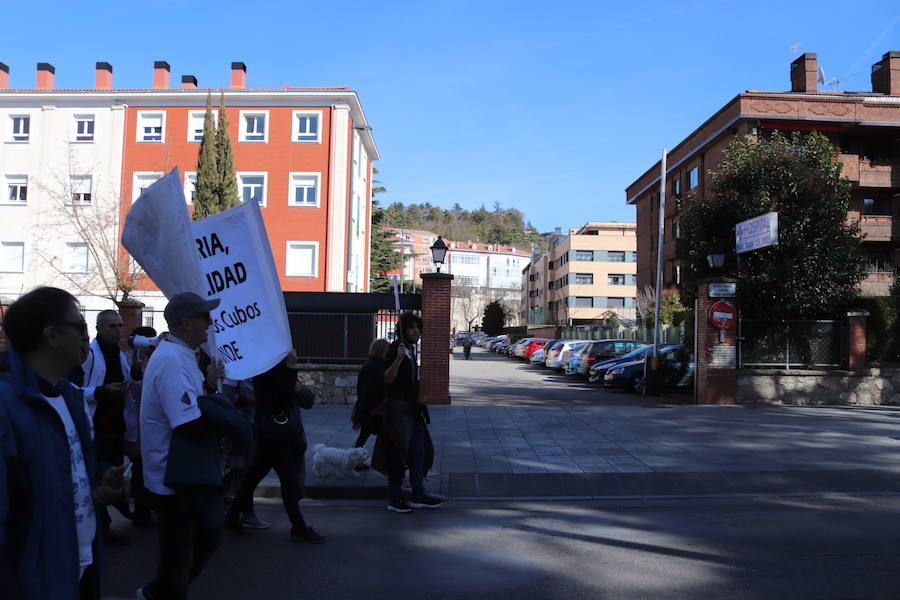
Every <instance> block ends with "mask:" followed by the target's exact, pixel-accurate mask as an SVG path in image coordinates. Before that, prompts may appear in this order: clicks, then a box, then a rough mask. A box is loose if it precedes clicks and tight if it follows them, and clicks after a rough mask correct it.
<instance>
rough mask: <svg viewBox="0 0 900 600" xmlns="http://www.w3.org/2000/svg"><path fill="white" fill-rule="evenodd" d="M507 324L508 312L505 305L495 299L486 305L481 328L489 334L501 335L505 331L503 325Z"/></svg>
mask: <svg viewBox="0 0 900 600" xmlns="http://www.w3.org/2000/svg"><path fill="white" fill-rule="evenodd" d="M505 325H506V312H505V311H504V310H503V306H502V305H501V304H500V303H499V302H497V301H496V300H494V301H493V302H491V303H490V304H488V305H487V306H485V307H484V314H483V315H482V317H481V328H482V329H484V332H485V333H486V334H488V335H500V334H501V333H503V327H504V326H505Z"/></svg>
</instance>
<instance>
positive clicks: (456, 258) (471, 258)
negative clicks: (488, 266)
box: [450, 252, 481, 265]
mask: <svg viewBox="0 0 900 600" xmlns="http://www.w3.org/2000/svg"><path fill="white" fill-rule="evenodd" d="M450 262H451V263H453V264H457V265H477V264H480V263H481V257H480V256H478V255H477V254H465V253H460V254H457V253H455V252H454V253H453V254H451V255H450Z"/></svg>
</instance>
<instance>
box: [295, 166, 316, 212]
mask: <svg viewBox="0 0 900 600" xmlns="http://www.w3.org/2000/svg"><path fill="white" fill-rule="evenodd" d="M320 180H321V175H320V174H319V173H291V180H290V196H288V206H319V187H320V185H319V182H320Z"/></svg>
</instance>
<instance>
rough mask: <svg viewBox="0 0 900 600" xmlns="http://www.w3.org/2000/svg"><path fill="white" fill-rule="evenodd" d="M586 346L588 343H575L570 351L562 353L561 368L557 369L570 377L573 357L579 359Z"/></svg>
mask: <svg viewBox="0 0 900 600" xmlns="http://www.w3.org/2000/svg"><path fill="white" fill-rule="evenodd" d="M586 345H587V342H575V343H573V344H572V346H571V347H569V349H568V350H563V351H562V353H560V358H559V366H558V367H557V369H558V370H559V371H562V372H563V373H566V374H567V375H569V374H570V373H569V362H570V361H571V360H572V358H573V357H578V356H579V355H580V354H581V351H582V350H583V349H584V347H585V346H586Z"/></svg>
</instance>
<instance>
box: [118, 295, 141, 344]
mask: <svg viewBox="0 0 900 600" xmlns="http://www.w3.org/2000/svg"><path fill="white" fill-rule="evenodd" d="M143 308H144V303H143V302H140V301H138V300H135V299H134V298H129V299H128V300H126V301H124V302H122V303H121V304H119V315H120V316H121V317H122V340H121V341H120V342H119V346H120V347H121V348H122V350H123V351H124V352H128V351H129V350H130V348H129V347H128V337H129V336H130V335H131V332H132V331H134V328H135V327H140V326H141V325H143V324H144V318H143V313H142V310H143Z"/></svg>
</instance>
